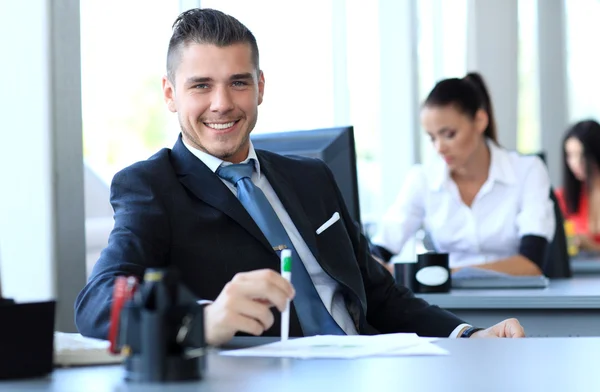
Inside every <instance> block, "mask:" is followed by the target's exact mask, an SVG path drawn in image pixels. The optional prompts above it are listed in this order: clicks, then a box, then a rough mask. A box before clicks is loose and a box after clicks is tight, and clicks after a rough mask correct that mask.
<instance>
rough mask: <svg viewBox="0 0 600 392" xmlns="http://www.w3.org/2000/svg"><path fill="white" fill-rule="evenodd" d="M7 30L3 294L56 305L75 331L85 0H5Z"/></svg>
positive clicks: (2, 94) (1, 4)
mask: <svg viewBox="0 0 600 392" xmlns="http://www.w3.org/2000/svg"><path fill="white" fill-rule="evenodd" d="M0 26H1V27H2V34H0V47H1V48H2V51H3V53H2V55H3V60H2V61H1V62H0V74H1V75H3V88H2V90H0V108H2V109H1V110H2V130H1V131H0V146H2V154H0V178H1V179H2V187H1V188H0V252H1V254H0V256H1V257H0V260H1V264H0V268H1V273H2V277H1V279H2V286H3V289H4V295H5V296H6V297H12V298H14V299H16V300H18V301H21V302H27V301H34V300H42V299H50V298H56V299H57V302H58V309H57V328H58V329H59V330H64V331H71V330H73V329H74V325H73V301H74V299H75V296H76V294H77V292H78V291H79V290H80V289H81V288H82V287H83V284H84V282H85V262H84V260H85V251H84V249H85V240H84V229H83V171H82V165H83V162H82V156H81V103H80V94H81V85H80V77H79V62H80V56H79V1H76V0H56V1H52V0H37V1H28V2H24V1H19V0H6V1H0ZM57 282H60V284H57Z"/></svg>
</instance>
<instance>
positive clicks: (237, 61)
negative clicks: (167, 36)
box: [163, 43, 265, 163]
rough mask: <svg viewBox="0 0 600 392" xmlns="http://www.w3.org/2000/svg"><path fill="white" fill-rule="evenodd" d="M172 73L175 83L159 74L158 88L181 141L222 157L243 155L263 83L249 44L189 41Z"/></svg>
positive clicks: (234, 158) (231, 159) (229, 158)
mask: <svg viewBox="0 0 600 392" xmlns="http://www.w3.org/2000/svg"><path fill="white" fill-rule="evenodd" d="M174 75H175V76H174V79H175V80H174V81H173V83H175V85H173V84H172V82H171V81H169V79H167V78H166V77H163V92H164V97H165V102H166V103H167V106H168V108H169V110H170V111H171V112H174V113H175V112H176V113H177V116H178V118H179V124H180V126H181V131H182V134H183V139H184V140H185V141H186V143H189V144H191V145H192V146H194V147H196V148H198V149H199V150H202V151H204V152H207V153H208V154H210V155H213V156H215V157H218V158H220V159H223V160H225V161H229V162H234V163H239V162H241V161H243V160H244V159H246V157H247V156H248V149H249V146H250V132H252V129H253V128H254V126H255V125H256V119H257V116H258V105H260V104H261V102H262V98H263V92H264V88H265V79H264V76H263V74H262V72H259V71H257V69H256V68H255V67H254V64H253V63H252V52H251V49H250V45H249V44H244V43H240V44H234V45H230V46H225V47H217V46H214V45H210V44H196V43H190V44H189V45H187V46H184V47H182V48H181V49H180V62H179V64H178V66H177V68H176V70H175V73H174Z"/></svg>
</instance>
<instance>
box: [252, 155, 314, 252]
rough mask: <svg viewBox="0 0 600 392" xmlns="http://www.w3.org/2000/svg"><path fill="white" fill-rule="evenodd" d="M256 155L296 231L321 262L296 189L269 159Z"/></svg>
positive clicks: (312, 231)
mask: <svg viewBox="0 0 600 392" xmlns="http://www.w3.org/2000/svg"><path fill="white" fill-rule="evenodd" d="M256 155H257V156H258V160H259V161H260V170H261V171H262V172H263V173H264V174H265V175H266V176H267V178H268V180H269V183H270V184H271V187H272V188H273V190H274V191H275V193H276V194H277V197H278V198H279V200H280V201H281V204H283V207H284V208H285V210H286V211H287V213H288V215H289V216H290V218H292V222H293V223H294V225H295V226H296V229H298V232H299V233H300V235H301V236H302V239H304V242H305V243H306V245H307V246H308V248H309V249H310V251H311V252H312V254H313V256H314V257H315V259H317V260H319V254H318V252H317V241H316V239H315V234H314V230H313V228H312V226H311V224H310V222H309V220H308V219H306V212H305V211H304V209H303V208H302V204H301V203H300V200H299V199H298V197H297V193H296V191H295V189H294V188H293V187H292V185H291V184H290V183H289V182H288V180H287V176H285V175H284V174H283V173H281V172H280V171H279V170H278V168H277V166H276V165H274V164H273V163H272V162H271V161H270V160H269V159H268V157H266V156H265V155H263V154H261V153H260V151H257V152H256Z"/></svg>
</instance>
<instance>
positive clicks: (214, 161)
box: [182, 138, 260, 178]
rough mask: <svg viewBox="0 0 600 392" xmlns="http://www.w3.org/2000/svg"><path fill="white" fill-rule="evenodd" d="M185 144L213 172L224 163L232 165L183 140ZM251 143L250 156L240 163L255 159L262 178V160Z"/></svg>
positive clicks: (257, 172)
mask: <svg viewBox="0 0 600 392" xmlns="http://www.w3.org/2000/svg"><path fill="white" fill-rule="evenodd" d="M182 141H183V145H184V146H185V147H186V148H187V149H188V150H189V151H190V152H191V153H192V154H194V156H195V157H196V158H198V159H200V160H201V161H202V163H204V164H205V165H206V166H208V168H209V169H210V170H212V172H213V173H216V172H217V169H218V168H219V167H220V166H221V165H223V166H228V165H231V163H230V162H226V161H224V160H222V159H220V158H217V157H215V156H213V155H210V154H209V153H207V152H204V151H201V150H198V149H197V148H195V147H192V146H191V145H189V144H188V143H186V142H185V140H183V138H182ZM249 143H250V149H249V150H248V157H247V158H246V159H244V160H243V161H242V162H240V163H247V162H249V161H250V160H253V162H254V170H256V174H257V175H258V178H260V162H259V161H258V156H257V155H256V151H255V150H254V145H253V144H252V142H249Z"/></svg>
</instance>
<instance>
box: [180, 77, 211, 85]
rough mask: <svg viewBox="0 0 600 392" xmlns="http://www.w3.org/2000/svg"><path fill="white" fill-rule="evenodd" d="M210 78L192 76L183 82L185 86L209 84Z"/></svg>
mask: <svg viewBox="0 0 600 392" xmlns="http://www.w3.org/2000/svg"><path fill="white" fill-rule="evenodd" d="M211 81H212V78H206V77H200V76H192V77H191V78H188V79H187V80H186V81H185V84H186V85H190V84H200V83H208V82H211Z"/></svg>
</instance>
